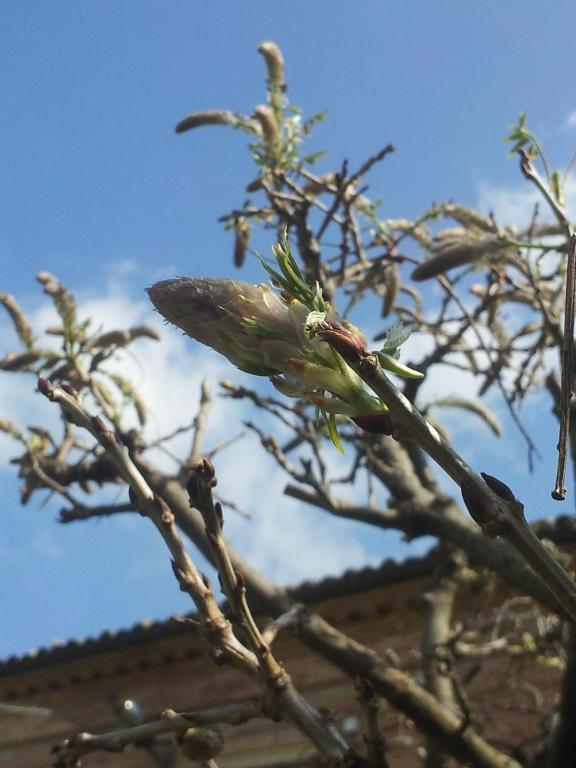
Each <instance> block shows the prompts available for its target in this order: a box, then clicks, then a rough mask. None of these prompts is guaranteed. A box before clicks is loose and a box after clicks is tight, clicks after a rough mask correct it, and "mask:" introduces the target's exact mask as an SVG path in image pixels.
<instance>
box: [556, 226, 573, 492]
mask: <svg viewBox="0 0 576 768" xmlns="http://www.w3.org/2000/svg"><path fill="white" fill-rule="evenodd" d="M575 291H576V235H571V237H570V244H569V246H568V256H567V264H566V301H565V306H564V335H563V337H562V351H561V357H562V384H561V392H560V401H559V410H560V415H559V419H560V434H559V436H558V468H557V470H556V482H555V484H554V490H553V491H552V498H553V499H556V500H557V501H563V500H564V499H565V498H566V458H567V452H568V436H569V434H570V410H571V409H570V400H571V399H572V380H573V376H574V365H573V357H574V313H575V306H574V292H575Z"/></svg>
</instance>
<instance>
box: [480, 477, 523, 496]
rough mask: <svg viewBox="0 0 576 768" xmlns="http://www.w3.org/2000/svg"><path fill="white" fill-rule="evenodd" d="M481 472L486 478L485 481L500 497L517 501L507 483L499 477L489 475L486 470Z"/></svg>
mask: <svg viewBox="0 0 576 768" xmlns="http://www.w3.org/2000/svg"><path fill="white" fill-rule="evenodd" d="M480 474H481V475H482V477H483V478H484V482H485V483H486V485H487V486H488V488H490V490H492V491H494V493H495V494H496V495H497V496H500V498H501V499H504V500H505V501H516V496H514V494H513V493H512V490H511V489H510V488H509V487H508V486H507V485H506V483H503V482H502V480H498V478H497V477H492V475H488V474H487V473H486V472H480Z"/></svg>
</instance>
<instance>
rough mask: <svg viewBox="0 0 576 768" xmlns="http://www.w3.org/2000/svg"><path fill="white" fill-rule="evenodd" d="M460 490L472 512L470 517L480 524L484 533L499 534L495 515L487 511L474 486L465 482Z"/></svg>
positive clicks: (489, 534)
mask: <svg viewBox="0 0 576 768" xmlns="http://www.w3.org/2000/svg"><path fill="white" fill-rule="evenodd" d="M460 491H461V493H462V500H463V501H464V504H465V505H466V509H467V510H468V512H469V513H470V517H471V518H472V519H473V520H474V522H475V523H477V524H478V525H479V526H480V528H481V529H482V533H483V534H484V535H485V536H488V537H490V538H493V537H494V536H497V535H498V531H497V526H496V521H495V520H494V517H493V515H491V514H490V513H489V512H487V511H486V508H485V507H484V504H483V503H482V501H481V500H480V499H479V498H478V496H477V494H476V492H475V490H474V489H473V488H472V486H468V485H466V484H464V483H463V484H462V486H461V488H460Z"/></svg>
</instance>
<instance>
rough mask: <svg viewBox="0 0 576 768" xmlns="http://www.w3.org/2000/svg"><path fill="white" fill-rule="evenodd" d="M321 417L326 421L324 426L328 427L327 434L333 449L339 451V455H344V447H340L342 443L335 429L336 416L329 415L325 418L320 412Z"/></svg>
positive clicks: (323, 413) (324, 414)
mask: <svg viewBox="0 0 576 768" xmlns="http://www.w3.org/2000/svg"><path fill="white" fill-rule="evenodd" d="M322 415H323V416H324V419H325V420H326V426H327V427H328V434H329V435H330V440H332V443H333V444H334V447H335V448H336V449H337V450H338V451H340V453H344V452H345V451H344V446H343V445H342V441H341V440H340V435H339V434H338V430H337V429H336V414H334V413H331V414H330V415H329V416H327V415H326V412H325V411H322Z"/></svg>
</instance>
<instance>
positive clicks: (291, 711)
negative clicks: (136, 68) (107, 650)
mask: <svg viewBox="0 0 576 768" xmlns="http://www.w3.org/2000/svg"><path fill="white" fill-rule="evenodd" d="M215 484H216V474H215V470H214V467H213V465H212V463H211V462H210V460H209V459H204V460H203V461H202V462H200V463H199V464H197V465H196V466H194V467H192V468H191V474H190V479H189V481H188V492H189V494H190V503H191V505H193V506H195V507H196V508H197V509H199V510H200V512H201V514H202V516H203V519H204V523H205V525H206V536H207V538H208V541H209V542H210V545H211V547H212V550H213V553H214V562H215V565H216V567H217V569H218V573H219V574H220V580H221V584H222V589H223V592H224V594H225V595H226V597H227V598H228V600H229V602H230V606H231V608H232V613H233V615H234V622H235V624H236V625H237V627H238V629H239V630H240V631H241V635H242V636H243V637H245V638H246V642H247V645H248V647H249V648H250V649H251V650H252V652H253V653H254V655H255V656H256V658H257V659H258V662H259V670H260V674H261V677H262V680H263V683H264V685H265V687H266V690H267V691H268V693H269V695H270V696H271V697H272V700H273V701H274V702H276V703H277V704H278V707H279V709H280V711H282V712H283V713H285V714H286V715H288V716H290V718H291V719H292V720H293V721H294V723H295V724H296V725H297V726H298V728H299V729H300V730H301V731H302V732H303V733H304V734H305V735H306V736H308V738H309V739H310V741H311V742H312V743H313V744H315V745H316V747H317V749H318V750H319V752H320V754H322V755H324V756H325V757H327V758H328V759H330V760H335V761H342V760H343V759H344V758H345V756H346V755H347V753H348V752H349V747H348V745H347V744H346V742H345V741H344V739H343V738H342V737H341V736H340V734H339V733H338V731H337V730H336V729H335V728H333V727H332V726H331V725H330V724H329V723H328V721H327V719H326V718H325V717H323V715H322V714H321V713H320V712H319V711H318V710H316V709H315V708H314V707H312V706H311V705H310V704H309V703H308V702H307V701H306V700H305V699H304V698H303V697H302V696H301V695H300V693H299V692H298V691H297V690H296V688H295V687H294V685H293V684H292V681H291V679H290V676H289V675H288V673H287V672H286V670H285V669H284V668H283V666H282V665H281V664H279V663H278V661H277V660H276V659H275V657H274V655H273V654H272V651H271V649H270V646H269V645H268V644H267V643H266V641H265V639H264V637H263V636H262V633H261V632H260V629H259V628H258V625H257V624H256V621H255V620H254V617H253V615H252V612H251V611H250V608H249V607H248V603H247V600H246V586H245V584H244V579H243V577H242V575H241V574H240V572H239V571H237V570H236V569H235V568H234V566H233V564H232V561H231V559H230V555H229V552H228V548H227V545H226V542H225V540H224V537H223V535H222V523H223V518H222V508H221V507H220V505H219V504H214V501H213V498H212V488H213V487H214V485H215Z"/></svg>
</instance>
